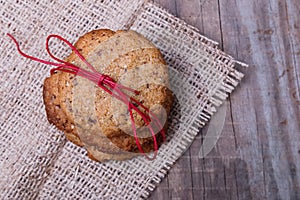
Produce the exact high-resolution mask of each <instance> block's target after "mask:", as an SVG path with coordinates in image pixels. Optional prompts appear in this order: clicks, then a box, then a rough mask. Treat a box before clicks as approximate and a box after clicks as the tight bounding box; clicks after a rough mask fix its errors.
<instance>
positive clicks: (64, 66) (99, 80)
mask: <svg viewBox="0 0 300 200" xmlns="http://www.w3.org/2000/svg"><path fill="white" fill-rule="evenodd" d="M7 35H8V36H9V37H10V38H11V39H12V40H13V41H14V43H15V44H16V46H17V49H18V52H19V53H20V54H21V55H22V56H24V57H26V58H29V59H31V60H34V61H37V62H40V63H44V64H47V65H53V66H56V68H53V69H51V70H50V73H51V74H53V73H54V72H56V71H63V72H67V73H71V74H74V75H78V76H81V77H84V78H87V79H89V80H90V81H92V82H94V83H95V84H96V85H98V86H99V87H100V88H101V89H103V90H104V91H106V92H108V93H109V94H110V95H112V96H113V97H115V98H117V99H118V100H120V101H122V102H123V103H125V104H126V105H127V107H128V111H129V113H130V120H131V126H132V130H133V133H134V138H135V142H136V145H137V147H138V149H139V151H140V152H141V153H142V154H143V155H144V156H145V157H146V158H147V159H148V160H154V159H155V157H156V155H157V150H158V144H157V140H156V137H155V132H154V130H153V128H152V127H151V125H150V122H151V121H152V120H153V121H154V123H155V125H156V126H157V127H158V128H159V130H160V133H161V134H162V136H163V140H164V141H165V133H164V129H163V126H162V125H161V123H160V121H159V120H158V118H157V117H156V116H155V115H154V114H153V113H152V112H151V111H150V110H149V109H148V108H147V107H145V106H144V105H143V104H142V103H140V102H139V101H137V100H136V99H134V98H132V97H130V96H129V95H127V94H126V93H124V92H123V91H122V90H121V89H123V90H127V91H129V92H132V93H135V94H139V91H137V90H134V89H131V88H129V87H126V86H123V85H121V84H118V83H116V82H115V81H114V80H113V79H112V78H111V77H110V76H107V75H105V74H101V73H99V72H98V71H96V69H95V68H94V67H93V66H92V65H91V64H90V63H89V62H88V61H87V60H86V59H85V58H84V57H83V56H82V55H81V54H80V53H79V51H78V50H77V49H76V48H75V47H74V46H73V45H72V44H71V43H70V42H69V41H67V40H66V39H64V38H62V37H61V36H59V35H49V36H48V37H47V39H46V50H47V53H48V54H49V55H50V57H51V58H52V59H54V60H56V61H57V62H59V63H54V62H50V61H46V60H42V59H39V58H36V57H33V56H30V55H27V54H25V53H24V52H22V51H21V49H20V45H19V43H18V42H17V40H16V39H15V38H14V37H13V36H12V35H11V34H9V33H8V34H7ZM51 38H57V39H59V40H61V41H63V42H64V43H66V44H67V45H68V46H69V47H70V48H71V49H72V51H73V52H75V54H76V55H77V56H78V57H79V58H80V59H81V60H82V61H83V62H84V63H85V64H86V66H87V67H88V68H89V69H90V70H91V71H88V70H85V69H82V68H80V67H78V66H76V65H74V64H72V63H69V62H66V61H64V60H61V59H59V58H57V57H55V56H54V55H53V54H52V53H51V52H50V49H49V40H50V39H51ZM135 105H137V106H135ZM138 106H140V107H141V108H143V109H144V110H145V112H142V111H141V110H140V109H139V108H138ZM132 110H135V111H136V112H137V113H138V114H139V115H140V116H141V117H142V119H143V120H144V122H145V123H146V125H147V127H148V129H149V130H150V132H151V135H152V137H153V142H154V156H153V157H152V158H150V157H149V156H147V155H146V154H145V152H144V150H143V148H142V146H141V144H140V142H139V139H138V136H137V131H136V126H135V122H134V118H133V113H132ZM147 113H148V114H147ZM150 116H151V117H150Z"/></svg>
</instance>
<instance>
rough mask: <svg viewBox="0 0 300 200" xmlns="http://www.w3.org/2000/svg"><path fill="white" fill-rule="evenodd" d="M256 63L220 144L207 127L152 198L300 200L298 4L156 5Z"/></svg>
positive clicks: (209, 0)
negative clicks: (212, 142) (206, 148)
mask: <svg viewBox="0 0 300 200" xmlns="http://www.w3.org/2000/svg"><path fill="white" fill-rule="evenodd" d="M156 2H157V3H158V4H160V5H162V6H163V7H164V8H166V9H167V10H169V11H170V12H171V13H172V14H174V15H176V16H178V17H179V18H181V19H184V20H185V21H186V22H188V23H189V24H191V25H193V26H195V27H197V28H198V29H199V30H200V32H201V33H202V34H203V35H205V36H207V37H209V38H211V39H213V40H216V41H217V42H219V43H220V48H221V49H223V50H224V51H225V52H227V53H229V54H230V55H232V56H233V57H235V58H237V59H238V60H241V61H243V62H246V63H247V64H249V68H248V69H243V68H241V70H242V71H243V72H244V73H245V78H244V79H243V80H242V83H241V84H240V85H239V86H238V88H237V89H236V90H235V91H234V93H233V94H232V95H231V96H230V98H229V99H228V102H227V104H226V105H227V108H226V120H225V125H224V127H223V129H222V132H221V136H220V138H218V141H217V144H216V146H215V147H214V148H213V150H212V151H211V152H210V153H209V154H208V155H207V156H206V157H205V158H204V159H202V158H199V156H198V155H199V150H200V147H201V144H202V141H203V139H205V136H206V132H207V127H205V128H204V129H202V130H201V131H200V133H199V136H198V137H197V138H196V140H195V141H194V143H193V144H192V145H191V147H190V148H189V150H188V151H187V152H186V153H185V154H184V155H183V156H182V157H181V158H180V159H179V160H178V161H177V162H176V164H175V166H174V167H173V168H172V169H171V170H170V172H169V174H168V175H167V177H166V178H165V179H164V180H163V181H162V183H161V184H160V185H159V186H158V187H157V189H156V190H155V191H154V193H153V194H152V196H151V197H150V199H209V200H210V199H284V200H285V199H300V109H299V108H300V2H299V0H156Z"/></svg>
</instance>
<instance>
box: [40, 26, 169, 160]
mask: <svg viewBox="0 0 300 200" xmlns="http://www.w3.org/2000/svg"><path fill="white" fill-rule="evenodd" d="M74 46H75V47H76V49H77V50H78V51H79V52H80V53H81V54H82V55H83V56H84V57H85V59H86V60H87V61H88V62H89V63H91V64H92V65H93V67H94V68H95V69H96V70H97V71H99V72H100V73H102V74H106V75H108V76H110V77H111V78H113V79H114V80H115V81H116V82H118V83H120V84H122V85H125V86H127V87H130V88H133V89H136V90H138V91H139V92H140V93H139V94H129V93H128V94H129V95H131V96H132V97H133V98H135V99H137V100H138V101H139V102H140V103H142V104H143V105H144V106H146V107H147V108H150V109H151V111H152V112H153V113H154V114H155V116H157V117H158V118H159V119H160V121H161V122H162V124H163V125H164V129H165V130H166V128H167V123H166V118H167V115H168V114H169V112H170V109H171V106H172V103H173V96H172V92H171V91H170V89H169V78H168V71H167V65H166V63H165V61H164V59H163V56H162V54H161V53H160V51H159V50H158V49H157V48H156V47H155V46H154V45H153V44H152V43H151V42H150V41H148V40H147V39H146V38H144V37H143V36H141V35H140V34H138V33H136V32H134V31H116V32H114V31H111V30H107V29H100V30H94V31H91V32H89V33H87V34H85V35H84V36H82V37H80V38H79V40H78V41H77V42H76V43H75V45H74ZM65 60H66V61H67V62H69V63H72V64H75V65H76V66H79V67H81V68H85V69H87V68H86V66H85V64H84V63H83V62H82V61H81V60H80V59H79V58H78V56H77V55H76V54H75V53H74V52H72V53H71V54H70V55H69V56H68V57H67V58H66V59H65ZM43 94H44V103H45V108H46V113H47V117H48V120H49V122H50V123H52V124H54V125H55V126H56V127H57V128H58V129H60V130H62V131H63V132H64V133H65V135H66V137H67V139H68V140H70V141H71V142H73V143H75V144H77V145H79V146H82V147H85V148H86V150H87V152H88V156H89V157H90V158H91V159H93V160H96V161H101V162H103V161H106V160H124V159H129V158H132V157H133V156H136V155H139V150H138V147H137V144H136V140H135V138H134V136H133V131H132V122H131V120H130V115H129V112H128V109H127V105H125V104H124V103H123V102H121V101H119V100H117V99H116V98H114V97H112V96H111V95H110V94H108V93H107V92H105V91H104V90H103V89H101V88H99V87H98V86H97V85H96V84H94V83H92V82H91V81H89V80H88V79H85V78H83V77H80V76H76V75H73V74H70V73H66V72H56V73H55V74H52V75H51V76H50V77H49V78H46V79H45V82H44V92H43ZM138 108H139V109H142V108H140V106H138ZM133 117H134V122H135V125H136V126H137V135H138V138H139V141H140V144H141V146H142V148H143V150H144V151H145V152H148V153H149V152H151V151H153V150H154V146H153V137H152V136H151V132H150V131H149V129H148V128H147V124H145V121H144V120H143V119H142V117H141V116H140V115H138V114H137V113H136V112H135V111H133ZM159 131H160V130H158V129H156V130H155V132H156V133H157V134H156V136H157V137H156V138H157V141H158V144H159V145H160V144H161V143H162V137H161V135H160V134H159Z"/></svg>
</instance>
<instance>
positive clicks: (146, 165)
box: [0, 0, 243, 199]
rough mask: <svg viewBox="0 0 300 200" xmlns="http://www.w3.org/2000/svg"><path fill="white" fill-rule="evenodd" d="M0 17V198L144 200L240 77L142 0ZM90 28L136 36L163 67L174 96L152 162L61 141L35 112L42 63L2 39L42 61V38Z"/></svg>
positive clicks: (45, 70) (2, 6)
mask: <svg viewBox="0 0 300 200" xmlns="http://www.w3.org/2000/svg"><path fill="white" fill-rule="evenodd" d="M0 16H1V18H0V25H1V28H0V34H1V36H0V49H1V55H0V60H1V61H0V62H1V67H0V85H1V89H0V107H1V113H0V122H1V126H0V138H1V140H0V153H1V157H0V169H1V173H0V190H1V192H0V198H1V199H36V198H37V199H140V198H146V197H147V196H149V194H150V192H151V191H153V190H154V188H155V186H156V184H158V183H159V182H160V181H161V179H162V178H163V177H164V176H165V175H166V173H167V171H168V169H170V167H171V166H172V165H173V164H174V162H175V161H176V160H177V159H178V158H179V157H180V155H181V154H182V153H183V152H184V151H185V150H186V149H187V147H188V146H189V145H190V144H191V142H192V141H193V139H194V137H195V136H196V135H197V133H198V130H199V128H201V127H202V126H203V125H205V123H207V121H208V120H209V118H210V117H211V115H212V114H213V113H214V112H215V111H216V108H217V107H218V106H219V105H220V104H221V103H222V101H223V100H225V99H226V97H227V95H228V94H229V93H231V92H232V90H233V89H234V88H235V86H236V85H237V84H238V83H239V81H240V79H241V78H242V77H243V74H242V73H240V72H238V71H237V70H236V69H235V66H236V64H237V61H235V60H234V59H233V58H232V57H230V56H229V55H227V54H225V53H223V52H222V51H220V50H219V49H218V48H217V44H216V43H215V42H213V41H211V40H209V39H207V38H205V37H203V36H201V35H200V34H199V33H198V31H197V29H195V28H193V27H191V26H189V25H187V24H186V23H184V22H183V21H181V20H179V19H177V18H175V17H174V16H172V15H170V14H169V13H168V12H166V11H164V10H163V9H161V8H159V6H157V5H154V4H152V3H151V2H145V1H142V0H134V1H126V0H116V1H110V0H104V1H94V2H92V1H88V2H83V1H74V0H72V1H61V0H60V1H59V0H57V1H40V0H37V1H16V2H13V3H9V1H0ZM97 28H110V29H112V30H118V29H124V28H130V29H133V30H136V31H138V32H140V33H142V34H143V35H144V36H146V37H147V38H149V39H150V40H151V41H153V42H154V43H155V44H156V46H157V47H158V48H160V49H161V51H162V52H163V54H164V56H165V59H166V61H167V62H168V65H169V66H170V74H171V85H172V90H173V92H174V94H175V95H176V102H175V106H174V109H173V111H172V114H171V125H170V128H169V132H170V137H169V138H168V140H169V141H168V142H167V143H166V144H165V145H163V147H162V148H161V149H160V151H159V154H158V157H157V159H156V160H154V161H147V160H146V159H145V158H144V157H137V158H135V159H132V160H129V161H123V162H113V161H112V162H107V163H97V162H94V161H91V160H90V159H88V158H87V157H86V152H85V150H84V149H82V148H79V147H77V146H75V145H74V144H72V143H71V142H66V139H65V137H64V135H63V134H62V133H61V132H60V131H58V130H57V129H56V128H55V127H53V126H51V125H49V123H48V121H47V119H46V115H45V110H44V105H43V100H42V85H43V81H44V79H45V77H47V76H49V66H45V65H43V64H40V63H36V62H32V61H30V60H27V59H24V58H23V57H21V56H20V55H19V54H17V52H16V48H15V46H14V44H13V43H12V41H11V40H9V39H8V37H7V36H6V35H5V34H6V33H11V34H13V35H14V36H15V37H17V39H18V40H19V41H22V42H21V46H22V48H23V50H24V51H26V52H27V53H29V54H31V55H35V56H37V57H41V58H44V59H48V56H47V55H46V53H45V51H44V42H45V38H46V36H47V35H49V34H52V33H55V34H59V35H62V36H63V37H65V38H67V39H68V40H70V41H71V42H75V41H76V40H77V39H78V37H79V36H80V35H83V34H84V33H86V32H88V31H91V30H93V29H97ZM52 47H53V48H52V49H55V51H56V52H55V53H56V55H60V56H61V57H64V56H66V55H67V54H68V53H69V52H68V51H66V50H65V49H64V48H62V46H61V45H60V44H56V43H53V44H52Z"/></svg>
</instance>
